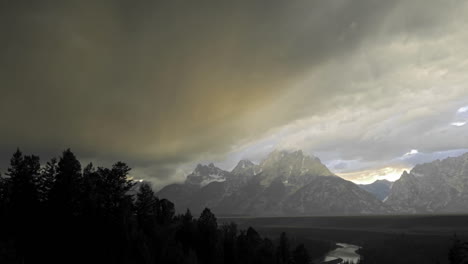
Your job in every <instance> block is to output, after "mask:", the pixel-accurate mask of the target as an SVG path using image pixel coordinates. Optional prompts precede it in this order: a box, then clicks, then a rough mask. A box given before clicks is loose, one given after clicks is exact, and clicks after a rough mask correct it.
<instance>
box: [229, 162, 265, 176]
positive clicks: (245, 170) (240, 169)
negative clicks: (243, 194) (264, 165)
mask: <svg viewBox="0 0 468 264" xmlns="http://www.w3.org/2000/svg"><path fill="white" fill-rule="evenodd" d="M257 167H258V165H257V164H255V163H253V162H252V161H250V160H246V159H242V160H240V161H239V163H237V165H236V167H234V169H232V171H231V173H232V174H236V175H240V174H242V175H246V174H249V175H255V174H256V169H257Z"/></svg>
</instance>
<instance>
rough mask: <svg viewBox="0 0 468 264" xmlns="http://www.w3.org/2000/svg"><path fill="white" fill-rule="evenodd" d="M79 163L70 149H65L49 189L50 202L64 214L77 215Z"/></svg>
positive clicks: (79, 183)
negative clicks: (53, 181)
mask: <svg viewBox="0 0 468 264" xmlns="http://www.w3.org/2000/svg"><path fill="white" fill-rule="evenodd" d="M81 180H82V178H81V164H80V162H79V161H78V160H77V159H76V156H75V154H73V152H71V150H70V149H67V150H65V151H64V152H63V153H62V156H61V157H60V160H59V162H58V166H57V176H56V180H55V183H54V185H53V187H52V190H51V203H52V204H53V206H54V207H56V209H57V210H63V212H64V213H65V215H68V216H71V215H77V214H78V212H79V198H80V189H81V183H82V182H81Z"/></svg>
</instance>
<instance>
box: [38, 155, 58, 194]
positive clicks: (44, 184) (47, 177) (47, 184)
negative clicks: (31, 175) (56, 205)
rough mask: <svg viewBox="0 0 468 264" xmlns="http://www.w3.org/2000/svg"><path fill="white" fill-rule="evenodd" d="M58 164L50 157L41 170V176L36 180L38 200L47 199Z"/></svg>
mask: <svg viewBox="0 0 468 264" xmlns="http://www.w3.org/2000/svg"><path fill="white" fill-rule="evenodd" d="M57 170H58V164H57V159H56V158H52V159H51V160H50V161H48V162H47V163H46V165H45V166H44V168H42V170H41V176H40V178H39V180H38V192H39V200H40V201H41V202H46V201H47V200H48V199H49V193H50V191H51V190H52V187H53V185H54V182H55V178H56V177H57Z"/></svg>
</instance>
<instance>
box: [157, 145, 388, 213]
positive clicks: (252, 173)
mask: <svg viewBox="0 0 468 264" xmlns="http://www.w3.org/2000/svg"><path fill="white" fill-rule="evenodd" d="M158 196H160V197H162V198H168V199H171V200H173V201H174V202H175V203H176V205H177V208H176V209H177V210H178V211H179V212H181V211H183V210H185V209H186V208H190V209H191V210H192V211H194V212H195V213H198V212H199V211H201V210H202V209H203V208H204V207H210V208H212V209H213V211H215V212H216V213H217V214H222V215H253V216H284V215H350V214H382V213H389V212H390V209H389V208H388V207H386V205H384V204H383V203H382V202H381V201H379V200H378V199H377V198H375V197H374V196H372V195H371V194H369V193H367V192H366V191H364V190H362V189H360V188H359V187H358V186H357V185H355V184H354V183H352V182H349V181H346V180H344V179H341V178H339V177H337V176H335V175H333V173H332V172H330V170H329V169H328V168H327V167H326V166H325V165H323V164H322V163H321V162H320V160H319V159H318V158H316V157H310V156H306V155H304V154H303V153H302V151H295V152H287V151H274V152H272V153H270V154H269V155H268V156H267V157H266V158H265V159H264V160H263V161H262V162H261V163H260V164H258V165H256V164H254V163H252V162H251V161H248V160H241V161H240V162H239V163H238V164H237V166H236V167H235V168H234V169H233V170H232V171H231V172H227V171H224V170H221V169H219V168H217V167H215V166H214V165H213V164H210V165H208V166H206V165H198V166H197V167H196V169H195V170H194V172H193V173H191V174H190V175H188V176H187V180H186V181H185V183H183V184H172V185H169V186H166V187H164V188H163V189H162V190H161V191H159V192H158Z"/></svg>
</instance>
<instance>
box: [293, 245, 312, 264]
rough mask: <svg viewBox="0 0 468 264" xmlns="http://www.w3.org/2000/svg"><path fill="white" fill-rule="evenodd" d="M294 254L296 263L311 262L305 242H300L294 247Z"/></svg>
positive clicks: (305, 263) (304, 263) (306, 263)
mask: <svg viewBox="0 0 468 264" xmlns="http://www.w3.org/2000/svg"><path fill="white" fill-rule="evenodd" d="M292 256H293V262H294V264H308V263H310V256H309V253H308V252H307V249H306V248H305V246H304V245H303V244H300V245H299V246H297V247H296V249H294V251H293V252H292Z"/></svg>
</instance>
